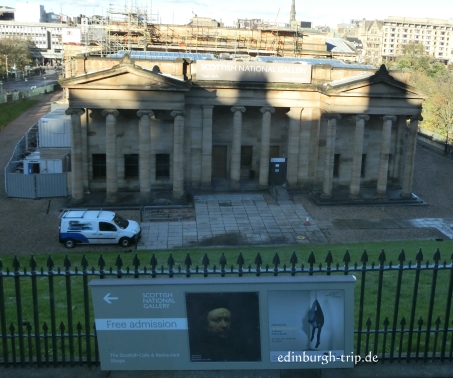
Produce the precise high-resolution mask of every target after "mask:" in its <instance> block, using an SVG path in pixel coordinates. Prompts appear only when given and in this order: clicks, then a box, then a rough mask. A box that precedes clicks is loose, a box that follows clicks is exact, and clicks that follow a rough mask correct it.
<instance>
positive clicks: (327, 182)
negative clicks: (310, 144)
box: [321, 114, 341, 199]
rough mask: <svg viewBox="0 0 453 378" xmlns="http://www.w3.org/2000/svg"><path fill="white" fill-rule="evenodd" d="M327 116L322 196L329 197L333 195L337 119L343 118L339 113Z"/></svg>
mask: <svg viewBox="0 0 453 378" xmlns="http://www.w3.org/2000/svg"><path fill="white" fill-rule="evenodd" d="M326 117H327V119H328V121H327V135H326V151H325V161H324V178H323V182H322V193H321V198H325V199H329V198H331V197H332V185H333V163H334V155H335V138H336V135H337V120H339V119H341V116H340V115H339V114H327V115H326Z"/></svg>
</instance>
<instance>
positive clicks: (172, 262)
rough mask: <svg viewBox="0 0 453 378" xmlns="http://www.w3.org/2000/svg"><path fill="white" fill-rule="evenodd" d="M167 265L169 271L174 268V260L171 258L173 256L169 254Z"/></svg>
mask: <svg viewBox="0 0 453 378" xmlns="http://www.w3.org/2000/svg"><path fill="white" fill-rule="evenodd" d="M167 264H168V266H169V267H170V270H172V269H173V267H174V266H175V259H174V258H173V254H172V253H171V252H170V256H168V260H167Z"/></svg>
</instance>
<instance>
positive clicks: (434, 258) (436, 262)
mask: <svg viewBox="0 0 453 378" xmlns="http://www.w3.org/2000/svg"><path fill="white" fill-rule="evenodd" d="M433 260H434V264H435V265H436V266H437V265H439V260H440V251H439V248H437V250H436V252H435V253H434V257H433Z"/></svg>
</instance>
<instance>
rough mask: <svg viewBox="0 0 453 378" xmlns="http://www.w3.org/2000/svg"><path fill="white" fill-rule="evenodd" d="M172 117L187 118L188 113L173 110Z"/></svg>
mask: <svg viewBox="0 0 453 378" xmlns="http://www.w3.org/2000/svg"><path fill="white" fill-rule="evenodd" d="M171 116H172V117H173V118H176V117H185V116H186V112H185V111H184V110H173V111H172V112H171Z"/></svg>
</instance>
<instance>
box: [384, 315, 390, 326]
mask: <svg viewBox="0 0 453 378" xmlns="http://www.w3.org/2000/svg"><path fill="white" fill-rule="evenodd" d="M389 324H390V322H389V318H388V317H387V316H386V317H385V319H384V326H385V327H388V326H389Z"/></svg>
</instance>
